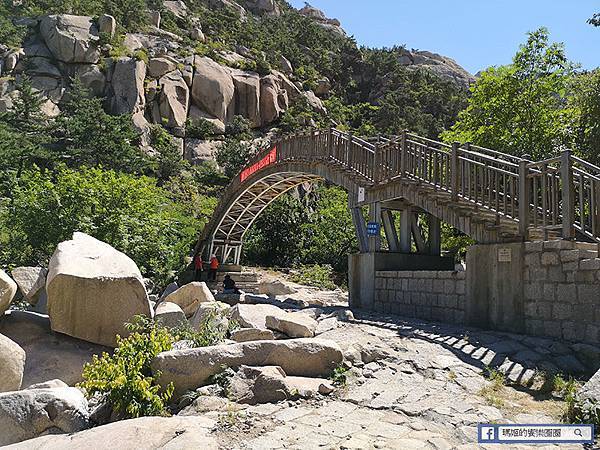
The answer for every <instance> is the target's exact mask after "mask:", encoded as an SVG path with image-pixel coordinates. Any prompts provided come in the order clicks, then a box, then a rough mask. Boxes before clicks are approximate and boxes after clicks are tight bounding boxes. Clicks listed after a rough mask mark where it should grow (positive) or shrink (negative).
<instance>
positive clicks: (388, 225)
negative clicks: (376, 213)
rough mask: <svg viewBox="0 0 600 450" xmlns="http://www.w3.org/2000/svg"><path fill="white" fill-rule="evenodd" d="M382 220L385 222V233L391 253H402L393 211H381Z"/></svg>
mask: <svg viewBox="0 0 600 450" xmlns="http://www.w3.org/2000/svg"><path fill="white" fill-rule="evenodd" d="M381 220H382V222H383V230H384V231H385V238H386V239H387V243H388V250H389V251H390V252H398V251H400V243H399V242H398V232H397V231H396V224H395V223H394V216H393V215H392V211H390V210H389V209H384V210H383V211H381Z"/></svg>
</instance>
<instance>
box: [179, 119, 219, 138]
mask: <svg viewBox="0 0 600 450" xmlns="http://www.w3.org/2000/svg"><path fill="white" fill-rule="evenodd" d="M216 134H218V130H217V127H216V126H215V125H214V124H213V123H212V122H211V121H210V120H206V119H203V118H199V119H188V120H187V122H186V124H185V135H186V137H189V138H195V139H203V140H206V139H210V138H212V137H213V136H215V135H216Z"/></svg>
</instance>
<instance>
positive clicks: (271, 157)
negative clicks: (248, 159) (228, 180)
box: [240, 147, 277, 183]
mask: <svg viewBox="0 0 600 450" xmlns="http://www.w3.org/2000/svg"><path fill="white" fill-rule="evenodd" d="M275 161H277V147H273V148H272V149H271V151H270V152H269V153H268V154H267V155H266V156H265V157H264V158H263V159H261V160H260V161H257V162H255V163H254V164H252V165H251V166H250V167H246V168H245V169H244V170H242V173H241V174H240V181H241V182H242V183H243V182H244V181H246V180H247V179H248V178H250V177H251V176H252V175H254V174H255V173H256V172H258V171H259V170H260V169H263V168H265V167H267V166H268V165H270V164H273V163H274V162H275Z"/></svg>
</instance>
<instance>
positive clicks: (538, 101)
mask: <svg viewBox="0 0 600 450" xmlns="http://www.w3.org/2000/svg"><path fill="white" fill-rule="evenodd" d="M572 77H573V67H572V65H571V64H570V63H569V62H568V61H567V59H566V56H565V53H564V47H563V45H562V44H550V43H549V36H548V31H547V30H546V29H544V28H541V29H539V30H537V31H535V32H533V33H529V37H528V39H527V42H526V43H525V44H524V45H522V46H521V48H520V49H519V51H518V52H517V54H516V55H515V57H514V58H513V63H512V64H511V65H509V66H502V67H498V68H496V67H493V68H490V69H488V70H486V71H485V72H483V74H482V75H481V77H480V78H479V79H478V80H477V82H476V84H475V85H474V87H473V88H472V93H471V94H472V95H471V98H470V99H469V106H468V107H467V109H466V110H465V111H463V112H461V114H460V116H459V120H458V122H457V123H456V124H455V125H454V126H453V127H452V130H451V131H449V132H447V133H445V134H444V139H445V140H446V141H448V142H450V141H460V142H473V143H475V144H477V145H481V146H484V147H489V148H493V149H496V150H500V151H505V152H508V153H511V154H515V155H522V154H525V153H528V154H530V155H531V156H532V157H533V158H534V159H541V158H543V157H548V156H550V154H552V153H556V152H557V151H559V150H561V149H564V148H569V147H570V144H571V143H572V141H573V136H572V130H573V128H574V124H575V121H576V111H575V110H574V109H573V108H571V107H569V104H568V102H567V101H566V97H567V89H568V87H569V85H570V82H571V80H572Z"/></svg>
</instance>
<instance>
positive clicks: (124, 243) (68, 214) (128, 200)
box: [0, 167, 214, 284]
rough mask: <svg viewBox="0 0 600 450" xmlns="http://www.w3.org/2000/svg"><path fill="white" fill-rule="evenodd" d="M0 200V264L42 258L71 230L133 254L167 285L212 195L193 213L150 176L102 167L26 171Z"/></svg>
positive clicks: (208, 208)
mask: <svg viewBox="0 0 600 450" xmlns="http://www.w3.org/2000/svg"><path fill="white" fill-rule="evenodd" d="M13 183H14V184H13V185H12V186H11V188H12V195H13V197H12V199H11V200H10V201H9V202H7V203H6V204H5V205H4V206H3V207H2V204H1V203H0V220H1V219H2V218H4V220H3V222H2V223H0V229H3V230H4V234H0V239H2V240H1V241H0V249H2V250H1V251H0V264H4V265H8V264H14V265H36V264H45V263H46V262H47V261H48V258H49V257H50V255H51V254H52V253H53V251H54V249H55V247H56V245H57V244H58V243H59V242H61V241H64V240H66V239H70V237H71V234H72V233H73V232H74V231H82V232H85V233H88V234H90V235H92V236H94V237H96V238H98V239H100V240H102V241H104V242H107V243H108V244H110V245H112V246H114V247H115V248H117V249H118V250H120V251H122V252H123V253H125V254H127V255H128V256H130V257H131V258H132V259H133V260H134V261H135V262H136V263H137V264H138V266H139V267H140V270H141V271H142V273H144V274H145V275H146V276H148V277H151V278H153V279H154V280H155V281H156V282H157V283H159V284H166V282H168V281H169V279H170V278H172V277H173V275H174V273H175V272H176V271H178V270H180V269H182V268H183V265H184V257H185V255H186V254H187V252H188V251H189V247H190V245H191V244H192V243H193V242H194V240H195V239H196V238H197V235H198V232H199V231H200V229H201V227H202V225H203V223H204V222H205V221H206V216H207V215H209V214H210V212H211V211H212V207H213V206H214V201H211V202H203V201H202V202H199V203H201V206H202V209H201V210H200V211H195V212H194V214H192V213H191V212H190V211H189V210H188V209H187V208H188V207H189V208H190V209H191V207H190V206H188V205H186V203H181V204H177V203H175V202H173V201H172V200H171V199H170V198H169V192H167V191H166V190H164V189H163V188H160V187H157V186H156V182H155V180H153V179H151V178H148V177H133V176H130V175H126V174H122V173H117V172H114V171H110V170H102V169H99V168H96V169H88V168H81V169H80V170H72V169H68V168H66V167H58V168H57V170H56V172H54V173H52V172H49V171H43V170H39V169H37V168H33V169H28V170H26V171H24V172H23V174H22V176H21V178H20V179H18V180H13Z"/></svg>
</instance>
